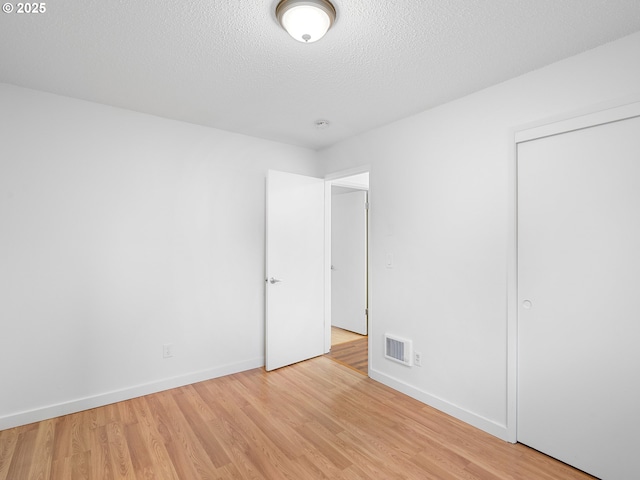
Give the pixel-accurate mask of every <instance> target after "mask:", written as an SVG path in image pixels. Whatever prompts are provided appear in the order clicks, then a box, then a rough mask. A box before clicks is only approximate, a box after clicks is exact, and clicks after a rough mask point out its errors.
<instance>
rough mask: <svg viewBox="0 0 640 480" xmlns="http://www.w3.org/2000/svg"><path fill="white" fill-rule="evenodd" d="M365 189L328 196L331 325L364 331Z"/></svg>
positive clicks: (365, 289)
mask: <svg viewBox="0 0 640 480" xmlns="http://www.w3.org/2000/svg"><path fill="white" fill-rule="evenodd" d="M366 202H367V192H366V191H352V192H348V193H339V194H337V195H333V196H332V198H331V324H332V325H333V326H335V327H338V328H342V329H344V330H350V331H352V332H356V333H359V334H360V335H366V334H367V314H366V308H367V248H366V247H367V212H366Z"/></svg>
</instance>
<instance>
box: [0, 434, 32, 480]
mask: <svg viewBox="0 0 640 480" xmlns="http://www.w3.org/2000/svg"><path fill="white" fill-rule="evenodd" d="M37 436H38V425H37V424H31V425H27V426H26V427H25V428H20V429H19V433H18V439H17V442H16V447H15V450H14V451H13V455H12V457H11V463H10V464H9V469H8V471H7V479H8V480H14V479H18V478H28V477H29V471H30V470H31V464H32V461H33V454H34V452H35V451H36V438H37Z"/></svg>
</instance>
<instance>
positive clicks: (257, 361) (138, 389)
mask: <svg viewBox="0 0 640 480" xmlns="http://www.w3.org/2000/svg"><path fill="white" fill-rule="evenodd" d="M263 366H264V357H260V358H254V359H252V360H247V361H244V362H239V363H234V364H230V365H223V366H220V367H216V368H211V369H207V370H200V371H198V372H192V373H188V374H185V375H180V376H177V377H171V378H165V379H162V380H157V381H155V382H149V383H144V384H141V385H135V386H133V387H129V388H124V389H122V390H115V391H112V392H106V393H101V394H98V395H93V396H89V397H84V398H77V399H74V400H69V401H67V402H63V403H58V404H55V405H49V406H46V407H42V408H37V409H33V410H28V411H24V412H18V413H15V414H11V415H6V416H4V417H0V430H6V429H8V428H14V427H19V426H21V425H27V424H29V423H34V422H40V421H42V420H47V419H50V418H55V417H60V416H62V415H68V414H70V413H76V412H81V411H83V410H89V409H91V408H96V407H102V406H104V405H109V404H111V403H115V402H121V401H123V400H129V399H131V398H136V397H142V396H144V395H149V394H151V393H157V392H161V391H163V390H169V389H171V388H177V387H182V386H184V385H190V384H192V383H197V382H202V381H205V380H211V379H212V378H217V377H223V376H225V375H231V374H233V373H238V372H244V371H245V370H251V369H252V368H259V367H263Z"/></svg>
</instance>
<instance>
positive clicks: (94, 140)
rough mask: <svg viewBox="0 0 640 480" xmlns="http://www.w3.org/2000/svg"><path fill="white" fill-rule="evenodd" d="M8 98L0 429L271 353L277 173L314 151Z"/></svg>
mask: <svg viewBox="0 0 640 480" xmlns="http://www.w3.org/2000/svg"><path fill="white" fill-rule="evenodd" d="M0 106H1V107H0V137H1V140H0V325H1V328H0V338H1V342H0V343H1V344H2V348H0V385H1V386H0V392H1V393H0V429H3V428H8V427H11V426H13V425H18V424H22V423H28V422H31V421H35V420H39V419H41V418H46V417H51V416H55V415H60V414H63V413H68V412H70V411H74V410H79V409H83V408H88V407H92V406H94V405H99V404H103V403H108V402H111V401H116V400H120V399H122V398H128V397H131V396H135V395H139V394H144V393H148V392H151V391H156V390H161V389H163V388H169V387H172V386H175V385H179V384H185V383H189V382H192V381H197V380H202V379H205V378H210V377H215V376H218V375H222V374H225V373H230V372H235V371H239V370H244V369H247V368H253V367H257V366H260V365H263V363H264V312H263V308H264V185H265V174H266V171H267V169H269V168H273V169H278V170H285V171H291V172H295V173H302V174H310V175H313V174H317V171H316V170H317V153H316V152H313V151H311V150H306V149H301V148H297V147H291V146H286V145H282V144H278V143H274V142H269V141H265V140H259V139H255V138H250V137H246V136H242V135H235V134H231V133H228V132H223V131H217V130H214V129H209V128H204V127H199V126H195V125H190V124H185V123H180V122H175V121H170V120H166V119H161V118H157V117H153V116H148V115H143V114H138V113H134V112H129V111H125V110H120V109H115V108H110V107H106V106H101V105H97V104H92V103H87V102H82V101H77V100H72V99H68V98H64V97H59V96H55V95H50V94H46V93H41V92H35V91H32V90H26V89H21V88H17V87H14V86H10V85H4V84H0ZM164 343H172V344H173V345H174V348H175V356H174V358H171V359H163V358H162V349H161V345H162V344H164Z"/></svg>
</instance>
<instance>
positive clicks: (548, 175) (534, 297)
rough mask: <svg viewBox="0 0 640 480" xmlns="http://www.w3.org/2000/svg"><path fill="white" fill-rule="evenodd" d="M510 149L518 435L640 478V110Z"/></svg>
mask: <svg viewBox="0 0 640 480" xmlns="http://www.w3.org/2000/svg"><path fill="white" fill-rule="evenodd" d="M517 155H518V157H517V158H518V160H517V168H518V172H517V175H518V206H517V208H518V423H517V425H518V434H517V435H518V441H520V442H522V443H525V444H527V445H529V446H531V447H533V448H535V449H538V450H540V451H542V452H544V453H547V454H549V455H551V456H553V457H556V458H558V459H560V460H562V461H564V462H566V463H569V464H571V465H573V466H575V467H577V468H579V469H582V470H585V471H587V472H588V473H591V474H593V475H595V476H597V477H600V478H602V479H604V480H615V479H618V480H626V479H631V478H640V462H639V461H638V458H637V457H638V454H639V452H640V450H639V447H640V440H639V438H640V436H639V435H640V118H638V117H636V118H631V119H626V120H621V121H617V122H611V123H607V124H604V125H599V126H595V127H591V128H585V129H581V130H577V131H573V132H568V133H563V134H559V135H554V136H549V137H546V138H542V139H537V140H532V141H528V142H524V143H520V144H519V145H518V152H517Z"/></svg>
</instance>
